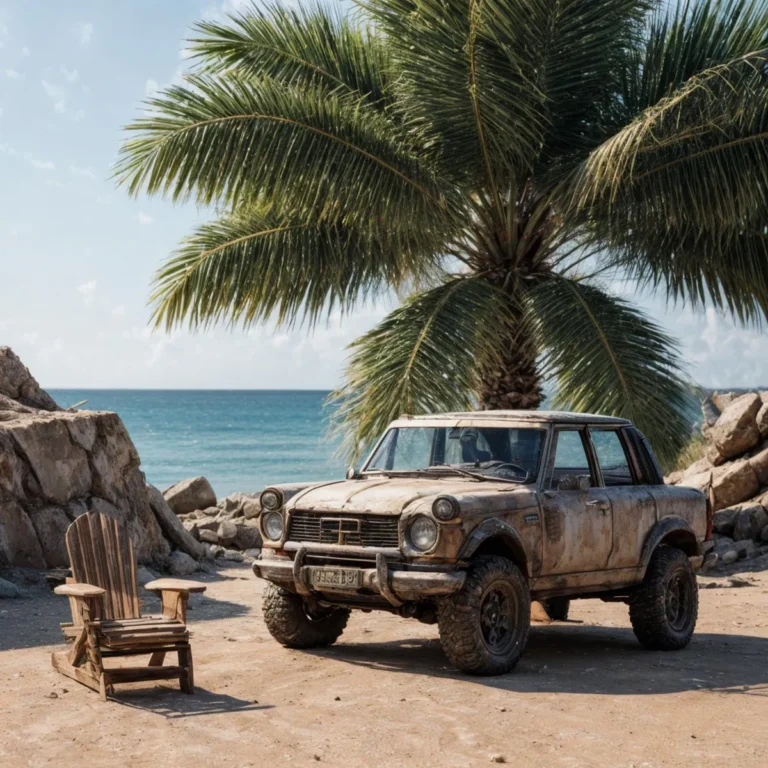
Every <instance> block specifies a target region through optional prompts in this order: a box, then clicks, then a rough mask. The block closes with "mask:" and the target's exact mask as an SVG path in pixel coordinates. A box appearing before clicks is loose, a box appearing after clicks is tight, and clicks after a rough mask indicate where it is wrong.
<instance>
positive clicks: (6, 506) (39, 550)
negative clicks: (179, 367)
mask: <svg viewBox="0 0 768 768" xmlns="http://www.w3.org/2000/svg"><path fill="white" fill-rule="evenodd" d="M89 509H90V510H94V511H96V512H103V513H104V514H106V515H109V516H110V517H113V518H114V519H116V520H119V521H120V522H121V523H122V524H123V525H124V526H125V528H126V530H127V533H128V535H130V537H131V539H132V542H133V548H134V552H135V554H136V557H137V558H138V560H139V562H142V563H151V562H156V563H158V564H160V563H162V562H163V561H164V560H165V558H166V557H167V555H168V554H169V553H170V551H171V549H170V546H169V544H168V542H167V541H166V539H165V537H164V535H163V531H162V529H161V527H160V525H159V524H158V521H157V518H156V515H155V514H154V512H153V510H152V508H151V507H150V504H149V496H148V493H147V490H146V487H145V484H144V478H143V475H142V472H141V468H140V459H139V455H138V453H137V451H136V448H135V447H134V445H133V442H132V441H131V438H130V436H129V435H128V432H127V430H126V429H125V426H124V425H123V423H122V421H121V420H120V417H119V416H118V415H117V414H114V413H105V412H93V411H71V410H70V411H64V410H61V409H60V408H59V407H58V406H57V405H56V403H55V402H54V401H53V399H52V398H51V397H50V396H49V395H48V394H47V393H46V392H44V391H43V390H41V389H40V387H39V385H38V384H37V382H36V381H35V380H34V378H33V377H32V375H31V374H30V373H29V371H28V370H27V368H26V367H25V366H24V365H23V363H22V362H21V361H20V360H19V358H18V357H17V356H16V355H15V354H14V353H13V352H12V350H10V349H8V348H7V347H0V565H5V566H18V567H33V568H45V567H49V568H50V567H54V566H62V565H66V564H67V562H68V557H67V552H66V546H65V541H64V537H65V534H66V530H67V527H68V526H69V524H70V523H71V522H72V521H73V520H75V519H76V518H77V517H79V516H80V515H81V514H84V513H85V512H86V511H88V510H89Z"/></svg>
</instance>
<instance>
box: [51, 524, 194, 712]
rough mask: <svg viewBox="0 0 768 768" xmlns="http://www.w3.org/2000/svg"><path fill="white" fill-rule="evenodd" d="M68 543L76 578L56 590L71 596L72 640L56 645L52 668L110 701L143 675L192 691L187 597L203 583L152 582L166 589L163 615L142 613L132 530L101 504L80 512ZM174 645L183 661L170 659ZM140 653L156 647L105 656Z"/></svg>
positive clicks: (150, 587) (156, 589)
mask: <svg viewBox="0 0 768 768" xmlns="http://www.w3.org/2000/svg"><path fill="white" fill-rule="evenodd" d="M66 544H67V551H68V552H69V560H70V564H71V567H72V573H73V577H74V578H72V579H70V580H69V582H70V583H67V584H63V585H61V586H58V587H56V589H55V590H54V592H56V594H58V595H65V596H66V597H68V598H69V601H70V607H71V609H72V623H66V624H62V625H61V626H62V629H63V630H64V635H65V637H66V638H67V639H68V640H70V641H71V642H72V647H71V648H70V649H69V651H60V652H54V654H53V656H52V662H53V666H54V668H55V669H57V670H58V671H59V672H61V673H62V674H63V675H66V676H67V677H71V678H73V679H74V680H77V681H78V682H80V683H83V685H87V686H88V687H89V688H93V690H95V691H99V693H100V694H101V698H102V699H104V700H105V701H106V698H107V694H108V693H109V694H112V693H114V686H115V684H116V683H129V682H136V681H141V680H173V679H178V680H179V685H180V687H181V690H182V691H184V692H185V693H194V673H193V666H192V649H191V647H190V644H189V630H188V629H187V625H186V622H187V601H188V600H189V595H190V593H192V592H204V591H205V585H204V584H200V583H199V582H196V581H186V580H181V579H158V580H156V581H151V582H149V583H148V584H146V589H148V590H150V591H153V592H155V593H156V594H159V595H160V597H161V599H162V605H163V615H162V616H161V617H156V618H152V617H142V616H141V613H140V610H139V606H140V603H139V587H138V582H137V579H136V560H135V559H134V557H133V546H132V544H131V538H130V536H129V535H128V534H127V532H126V531H125V530H123V529H122V526H121V525H120V524H119V523H118V522H117V521H116V520H113V519H112V518H110V517H107V516H106V515H102V514H97V513H96V512H88V513H86V514H84V515H81V516H80V517H78V518H77V520H75V522H73V523H72V525H70V526H69V528H68V529H67V534H66ZM172 652H176V653H177V654H178V665H177V666H164V664H163V662H164V661H165V655H166V653H172ZM141 654H150V659H149V665H148V666H131V667H113V668H105V667H104V663H103V660H104V659H105V658H110V657H121V656H137V655H141Z"/></svg>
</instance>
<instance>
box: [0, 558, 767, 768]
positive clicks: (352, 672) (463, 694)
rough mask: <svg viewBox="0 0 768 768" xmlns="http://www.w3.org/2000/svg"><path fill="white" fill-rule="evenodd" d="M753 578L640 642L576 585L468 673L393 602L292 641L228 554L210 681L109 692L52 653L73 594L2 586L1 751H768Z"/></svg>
mask: <svg viewBox="0 0 768 768" xmlns="http://www.w3.org/2000/svg"><path fill="white" fill-rule="evenodd" d="M745 578H746V579H747V580H748V581H749V583H750V586H746V587H742V588H734V587H730V586H724V587H720V588H715V589H705V590H702V592H701V609H700V619H699V625H698V629H697V633H696V635H695V636H694V640H693V642H692V643H691V645H690V646H689V648H688V649H687V650H685V651H681V652H674V653H649V652H647V651H644V650H642V649H641V648H640V646H639V645H638V644H637V642H636V640H635V638H634V636H633V634H632V631H631V629H630V628H629V622H628V616H627V608H626V606H624V605H621V604H606V603H601V602H599V601H579V602H576V603H575V604H574V605H573V607H572V611H571V617H572V620H569V621H568V622H565V623H552V624H550V625H542V624H538V625H535V626H534V628H533V630H532V632H531V638H530V641H529V644H528V648H527V651H526V653H525V655H524V657H523V659H522V661H521V663H520V664H519V666H518V668H517V670H516V671H515V672H513V673H512V674H510V675H506V676H503V677H496V678H470V677H466V676H463V675H460V674H458V673H456V672H455V671H454V670H453V669H451V668H450V667H449V666H448V664H447V662H446V659H445V657H444V656H443V653H442V651H441V649H440V643H439V640H438V633H437V627H435V626H426V625H423V624H419V623H418V622H415V621H408V620H404V619H400V618H396V617H393V616H389V615H386V614H362V613H355V614H353V615H352V618H351V619H350V622H349V626H348V628H347V630H346V632H345V633H344V635H343V637H342V638H341V640H340V641H339V643H338V644H337V645H335V646H334V647H333V648H331V649H327V650H323V651H312V652H300V651H291V650H286V649H284V648H282V647H281V646H279V645H278V644H277V643H275V642H274V641H273V640H272V639H271V637H270V636H269V634H268V633H267V630H266V628H265V627H264V624H263V622H262V620H261V591H262V587H263V583H261V582H258V581H257V580H256V579H255V578H254V577H253V576H252V575H251V573H250V570H249V568H248V567H247V566H233V567H229V568H226V569H224V570H222V571H220V572H219V573H217V574H211V575H208V576H205V577H203V580H205V581H207V582H208V585H209V587H208V592H207V594H206V595H205V596H204V597H202V598H201V597H197V596H196V597H194V598H193V603H192V606H191V610H190V613H189V624H190V626H191V628H192V630H193V632H194V637H193V643H194V646H193V647H194V654H195V676H196V683H197V686H198V689H197V694H196V695H195V696H187V695H184V694H182V693H180V692H179V691H178V690H176V689H175V688H173V687H172V686H171V684H170V683H158V684H141V685H139V684H137V685H132V686H128V687H123V688H118V693H117V695H116V697H115V698H114V699H113V700H111V701H109V702H108V703H106V704H105V703H102V702H101V701H100V700H99V697H98V696H97V695H96V694H95V693H93V692H91V691H90V690H87V689H86V688H84V687H82V686H80V685H78V684H77V683H75V682H74V681H72V680H69V679H67V678H64V677H62V676H60V675H58V674H57V673H55V672H54V671H53V670H52V669H51V667H50V661H49V655H50V652H51V651H52V650H53V649H54V648H56V647H57V646H59V644H60V642H61V640H60V631H59V628H58V622H59V621H65V620H68V617H67V614H68V604H67V601H66V600H64V599H63V598H59V597H56V596H54V595H52V594H51V593H49V592H47V591H46V590H45V589H38V590H34V591H33V592H31V593H30V594H32V595H34V596H33V597H31V598H28V599H23V600H4V601H0V765H2V766H9V768H11V767H12V768H15V766H35V767H36V766H57V768H64V767H66V766H81V767H82V766H89V767H90V766H93V767H96V766H127V765H132V766H136V767H137V768H139V767H141V766H152V767H153V768H161V766H162V768H166V767H168V766H184V767H185V768H194V767H195V766H237V767H244V766H271V765H283V764H293V765H300V766H301V765H318V764H321V765H323V764H324V765H330V766H380V765H388V766H411V765H418V766H473V765H487V764H490V763H492V762H493V761H494V760H495V761H496V762H506V763H508V764H514V765H525V766H637V767H638V768H639V766H654V767H656V766H683V765H685V766H710V765H712V766H715V765H716V766H723V765H724V764H730V765H734V766H740V767H743V766H766V765H768V735H766V734H767V728H768V725H767V724H768V573H765V574H748V575H746V576H745ZM704 581H707V580H704ZM716 583H721V584H727V583H728V582H727V580H725V579H720V580H717V581H716ZM59 647H60V646H59Z"/></svg>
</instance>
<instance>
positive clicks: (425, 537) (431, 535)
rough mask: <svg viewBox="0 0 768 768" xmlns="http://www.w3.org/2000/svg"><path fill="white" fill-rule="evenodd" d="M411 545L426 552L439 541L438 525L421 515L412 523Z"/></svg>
mask: <svg viewBox="0 0 768 768" xmlns="http://www.w3.org/2000/svg"><path fill="white" fill-rule="evenodd" d="M410 534H411V544H413V546H414V547H415V548H416V549H419V550H421V551H422V552H426V551H427V550H428V549H432V547H434V546H435V542H436V541H437V523H435V521H434V520H432V519H431V518H429V517H426V516H425V515H419V516H418V517H417V518H416V519H415V520H414V521H413V522H412V523H411V530H410Z"/></svg>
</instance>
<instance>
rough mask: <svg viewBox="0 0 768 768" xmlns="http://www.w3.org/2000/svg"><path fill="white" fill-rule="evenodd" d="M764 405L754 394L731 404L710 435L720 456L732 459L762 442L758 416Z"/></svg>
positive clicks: (742, 396)
mask: <svg viewBox="0 0 768 768" xmlns="http://www.w3.org/2000/svg"><path fill="white" fill-rule="evenodd" d="M762 405H763V401H762V400H761V399H760V395H758V394H756V393H754V392H752V393H749V394H746V395H741V397H737V398H736V399H735V400H733V401H732V402H730V403H729V404H728V405H727V407H726V408H725V410H724V411H723V412H722V413H721V415H720V418H719V419H718V420H717V422H715V426H714V427H712V429H711V430H710V431H709V433H708V437H709V440H710V442H711V443H712V444H713V445H714V446H715V448H716V449H717V452H718V453H719V455H720V456H723V457H724V458H726V459H732V458H734V457H736V456H741V454H743V453H745V452H746V451H748V450H749V449H750V448H754V447H755V446H756V445H757V444H758V443H759V442H760V430H759V429H758V428H757V420H756V417H757V414H758V412H759V410H760V408H761V407H762Z"/></svg>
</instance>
